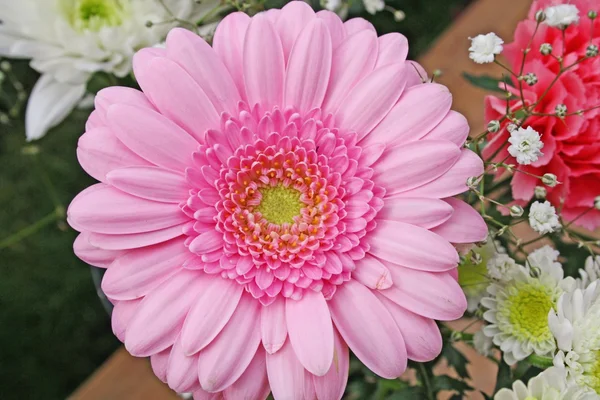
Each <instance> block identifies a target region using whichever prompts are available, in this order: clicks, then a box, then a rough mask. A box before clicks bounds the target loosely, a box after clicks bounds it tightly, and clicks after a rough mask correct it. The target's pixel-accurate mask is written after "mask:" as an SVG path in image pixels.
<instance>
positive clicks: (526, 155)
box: [508, 126, 544, 165]
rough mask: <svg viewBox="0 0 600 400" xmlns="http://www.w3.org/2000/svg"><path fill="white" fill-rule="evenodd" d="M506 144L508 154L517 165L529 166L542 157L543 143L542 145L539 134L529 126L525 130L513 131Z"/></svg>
mask: <svg viewBox="0 0 600 400" xmlns="http://www.w3.org/2000/svg"><path fill="white" fill-rule="evenodd" d="M508 142H509V143H510V146H508V152H509V153H510V155H511V156H513V157H515V158H516V159H517V162H518V163H519V164H523V165H529V164H531V163H533V162H536V161H537V160H538V158H539V157H540V156H543V155H544V153H542V152H541V149H542V148H543V147H544V143H542V140H541V138H540V134H539V133H538V132H537V131H536V130H535V129H533V128H532V127H530V126H528V127H527V129H523V128H519V129H515V130H513V131H512V132H511V133H510V138H509V139H508Z"/></svg>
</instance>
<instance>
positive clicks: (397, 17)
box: [394, 10, 406, 22]
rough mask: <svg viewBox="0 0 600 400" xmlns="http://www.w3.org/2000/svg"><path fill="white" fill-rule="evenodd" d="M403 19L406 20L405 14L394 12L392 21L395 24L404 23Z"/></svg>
mask: <svg viewBox="0 0 600 400" xmlns="http://www.w3.org/2000/svg"><path fill="white" fill-rule="evenodd" d="M404 18H406V14H405V13H404V11H402V10H396V11H394V20H395V21H396V22H401V21H404Z"/></svg>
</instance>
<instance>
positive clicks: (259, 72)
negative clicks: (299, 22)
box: [244, 14, 285, 110]
mask: <svg viewBox="0 0 600 400" xmlns="http://www.w3.org/2000/svg"><path fill="white" fill-rule="evenodd" d="M284 69H285V60H284V55H283V48H282V46H281V41H280V40H279V36H277V33H276V32H275V28H274V27H273V24H272V23H271V21H269V20H268V18H267V17H266V16H264V15H262V14H258V15H256V16H255V17H253V18H252V21H251V22H250V25H249V26H248V31H247V32H246V39H245V41H244V82H245V84H246V94H247V95H248V102H249V104H250V106H251V107H253V106H254V105H255V104H260V105H261V106H263V109H265V110H270V109H272V108H273V107H274V106H281V103H282V100H283V82H284V79H285V71H284Z"/></svg>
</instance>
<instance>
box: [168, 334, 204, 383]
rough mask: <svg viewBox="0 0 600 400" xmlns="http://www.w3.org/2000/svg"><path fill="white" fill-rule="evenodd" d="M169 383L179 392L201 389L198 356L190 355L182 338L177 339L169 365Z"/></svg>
mask: <svg viewBox="0 0 600 400" xmlns="http://www.w3.org/2000/svg"><path fill="white" fill-rule="evenodd" d="M167 383H168V384H169V387H170V388H171V389H173V390H174V391H176V392H177V393H185V392H193V391H195V390H197V389H200V382H199V381H198V356H197V355H195V356H188V355H186V354H185V352H184V351H183V347H182V346H181V338H179V339H177V340H176V341H175V344H173V347H172V349H171V353H170V355H169V361H168V365H167Z"/></svg>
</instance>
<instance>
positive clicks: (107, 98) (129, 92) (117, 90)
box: [94, 86, 155, 125]
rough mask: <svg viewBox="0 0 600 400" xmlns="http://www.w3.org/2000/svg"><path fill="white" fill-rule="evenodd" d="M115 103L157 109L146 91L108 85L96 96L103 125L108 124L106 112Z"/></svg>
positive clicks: (95, 103) (96, 104) (97, 107)
mask: <svg viewBox="0 0 600 400" xmlns="http://www.w3.org/2000/svg"><path fill="white" fill-rule="evenodd" d="M114 104H128V105H130V106H136V107H141V108H148V109H150V110H155V108H154V106H153V105H152V103H150V102H149V101H148V98H146V96H145V95H144V93H142V92H141V91H139V90H137V89H132V88H128V87H123V86H111V87H107V88H104V89H102V90H100V91H99V92H98V93H96V97H95V98H94V105H95V107H96V112H97V113H98V116H99V117H100V119H101V120H102V124H103V125H108V120H107V119H106V113H107V112H108V108H109V107H110V106H112V105H114Z"/></svg>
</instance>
